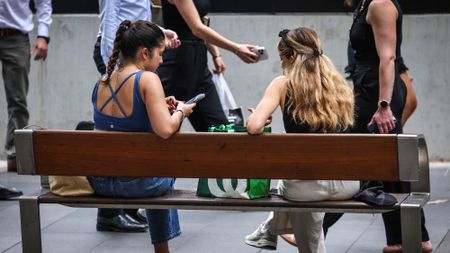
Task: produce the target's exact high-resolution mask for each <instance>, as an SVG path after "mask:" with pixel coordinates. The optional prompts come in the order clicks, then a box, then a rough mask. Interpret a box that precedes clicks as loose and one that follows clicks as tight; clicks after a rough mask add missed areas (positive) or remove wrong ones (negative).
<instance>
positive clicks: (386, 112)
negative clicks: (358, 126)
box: [367, 107, 395, 134]
mask: <svg viewBox="0 0 450 253" xmlns="http://www.w3.org/2000/svg"><path fill="white" fill-rule="evenodd" d="M373 122H375V123H376V124H377V126H378V130H379V132H380V134H388V133H389V132H390V131H392V130H393V129H394V128H395V117H394V116H393V115H392V111H391V108H390V107H387V108H380V107H379V108H378V110H377V111H376V112H375V114H374V115H373V117H372V120H371V121H370V122H369V124H367V126H370V125H371V124H372V123H373Z"/></svg>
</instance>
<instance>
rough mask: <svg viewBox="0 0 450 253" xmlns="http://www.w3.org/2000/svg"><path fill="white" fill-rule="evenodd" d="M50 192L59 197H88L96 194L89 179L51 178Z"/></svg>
mask: <svg viewBox="0 0 450 253" xmlns="http://www.w3.org/2000/svg"><path fill="white" fill-rule="evenodd" d="M48 181H49V184H50V191H51V192H52V193H53V194H56V195H59V196H87V195H92V194H94V189H92V187H91V185H90V184H89V181H88V180H87V177H84V176H49V177H48Z"/></svg>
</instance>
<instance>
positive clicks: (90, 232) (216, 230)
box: [0, 161, 450, 253]
mask: <svg viewBox="0 0 450 253" xmlns="http://www.w3.org/2000/svg"><path fill="white" fill-rule="evenodd" d="M4 167H5V162H4V161H0V183H2V184H6V185H10V186H15V187H17V188H20V189H22V190H23V191H24V192H25V194H27V193H28V194H29V193H32V192H33V191H35V190H36V189H37V188H38V187H39V179H38V178H36V177H33V176H18V175H16V174H13V173H7V172H5V168H4ZM431 167H432V169H431V186H432V198H431V201H430V203H429V204H428V205H427V206H426V207H425V213H426V219H427V227H428V229H429V232H430V236H431V241H432V243H433V245H434V246H435V247H437V246H438V244H439V243H440V242H441V240H442V239H443V238H444V237H445V236H446V235H447V232H448V231H449V228H450V202H448V199H450V163H440V164H432V166H431ZM195 186H196V181H195V180H179V181H178V182H177V185H176V187H177V188H183V189H192V188H195ZM266 215H267V213H262V212H228V211H227V212H225V211H180V220H181V226H182V231H183V234H182V236H180V237H178V238H176V239H174V240H172V241H171V242H170V248H171V251H172V252H174V253H188V252H189V253H203V252H205V253H206V252H208V253H209V252H214V253H216V252H217V253H225V252H227V253H228V252H233V253H246V252H248V253H250V252H267V251H261V250H258V249H256V248H252V247H250V246H247V245H246V244H245V243H244V242H243V238H244V236H245V235H246V234H248V233H250V232H252V231H253V230H254V229H255V228H256V227H257V225H258V224H259V223H260V222H261V221H262V220H264V219H265V218H266ZM95 217H96V210H94V209H76V208H69V207H64V206H59V205H42V206H41V219H42V230H43V248H44V252H58V253H60V252H81V253H83V252H108V253H114V252H153V250H152V247H150V243H149V235H148V234H147V233H137V234H124V233H106V232H97V231H96V230H95ZM447 237H449V236H447ZM20 240H21V239H20V220H19V206H18V202H17V200H10V201H0V252H7V253H14V252H22V248H21V243H20ZM384 244H385V237H384V228H383V223H382V220H381V216H380V215H370V214H346V215H344V217H343V219H342V220H341V221H340V222H338V223H337V224H336V225H335V226H334V227H333V228H331V229H330V232H329V235H328V238H327V240H326V245H327V250H328V252H329V253H342V252H351V253H356V252H358V253H360V252H364V253H379V252H381V249H382V247H383V246H384ZM443 245H444V244H443ZM447 246H448V243H447ZM277 251H278V252H287V253H290V252H297V250H296V249H295V248H293V247H292V246H290V245H288V244H286V243H285V242H284V241H282V240H280V241H279V243H278V250H277ZM441 252H447V253H448V252H450V250H445V251H441Z"/></svg>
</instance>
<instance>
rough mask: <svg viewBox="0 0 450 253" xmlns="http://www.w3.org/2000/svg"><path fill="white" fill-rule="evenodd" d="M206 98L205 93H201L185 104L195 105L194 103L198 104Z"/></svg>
mask: <svg viewBox="0 0 450 253" xmlns="http://www.w3.org/2000/svg"><path fill="white" fill-rule="evenodd" d="M204 98H205V93H200V94H198V95H197V96H195V97H193V98H191V99H189V100H188V101H187V102H186V103H185V104H187V105H188V104H193V103H197V102H198V101H200V100H202V99H204Z"/></svg>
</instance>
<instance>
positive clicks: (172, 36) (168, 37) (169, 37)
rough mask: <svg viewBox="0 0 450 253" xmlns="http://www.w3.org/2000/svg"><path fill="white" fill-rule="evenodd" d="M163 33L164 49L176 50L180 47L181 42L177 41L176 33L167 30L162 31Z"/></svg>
mask: <svg viewBox="0 0 450 253" xmlns="http://www.w3.org/2000/svg"><path fill="white" fill-rule="evenodd" d="M163 32H164V36H165V42H164V44H165V46H166V48H176V47H179V46H180V45H181V41H180V40H179V39H178V35H177V33H176V32H174V31H172V30H169V29H164V30H163Z"/></svg>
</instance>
